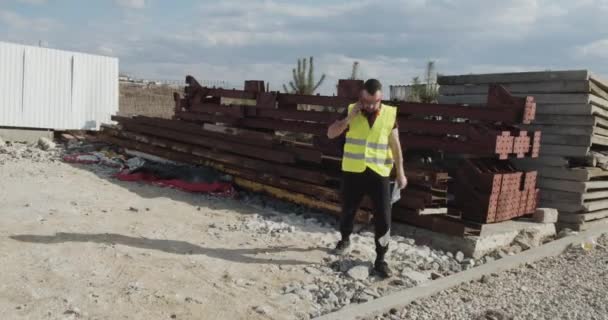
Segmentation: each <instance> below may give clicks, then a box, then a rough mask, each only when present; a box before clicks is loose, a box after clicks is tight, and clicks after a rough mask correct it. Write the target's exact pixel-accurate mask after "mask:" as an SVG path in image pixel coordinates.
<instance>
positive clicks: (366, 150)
mask: <svg viewBox="0 0 608 320" xmlns="http://www.w3.org/2000/svg"><path fill="white" fill-rule="evenodd" d="M354 106H355V104H354V103H353V104H351V105H349V106H348V112H349V113H350V111H351V110H352V108H353V107H354ZM396 117H397V108H395V107H393V106H388V105H382V106H381V108H380V114H379V115H378V117H377V118H376V121H375V122H374V125H373V126H372V127H371V128H370V127H369V122H368V121H367V118H365V116H364V115H362V114H358V115H357V116H356V117H355V118H354V119H353V120H352V121H351V122H350V125H349V128H348V132H347V133H346V143H345V144H344V154H343V155H342V171H346V172H363V171H365V168H370V169H372V170H374V172H376V173H377V174H379V175H380V176H383V177H388V176H389V175H390V173H391V169H392V168H393V154H392V152H391V150H390V148H389V145H388V139H389V136H390V134H391V131H392V130H393V128H394V125H395V119H396Z"/></svg>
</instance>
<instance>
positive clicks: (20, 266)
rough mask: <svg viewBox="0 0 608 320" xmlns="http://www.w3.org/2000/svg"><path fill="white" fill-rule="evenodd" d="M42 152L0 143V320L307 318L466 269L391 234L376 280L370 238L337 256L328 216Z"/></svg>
mask: <svg viewBox="0 0 608 320" xmlns="http://www.w3.org/2000/svg"><path fill="white" fill-rule="evenodd" d="M0 142H1V141H0ZM45 145H46V144H45ZM41 149H46V147H44V146H43V147H36V146H28V145H23V144H21V145H20V144H11V145H5V146H2V145H0V221H1V223H0V266H1V267H2V269H1V270H2V273H0V313H1V314H2V315H3V316H2V317H0V319H310V318H311V317H316V316H318V315H321V314H325V313H328V312H331V311H335V310H338V309H340V308H342V307H343V306H345V305H348V304H350V303H362V302H366V301H370V300H373V299H376V298H378V297H381V296H384V295H387V294H390V293H391V292H395V291H397V290H402V289H405V288H410V287H414V286H416V285H419V284H421V283H424V282H426V281H431V279H435V278H437V277H442V276H447V275H450V274H454V273H457V272H460V271H461V270H462V269H463V268H465V269H466V268H468V267H470V266H471V264H470V261H469V260H470V259H465V257H464V255H463V254H462V252H443V251H441V250H436V249H433V248H430V247H428V246H426V245H424V244H418V243H415V241H414V240H413V239H410V238H405V237H402V236H398V235H394V236H392V237H391V244H390V246H389V247H390V249H389V253H388V263H389V265H390V266H391V268H392V269H393V271H394V275H393V277H391V278H389V279H385V280H382V279H379V278H378V277H376V276H375V275H374V273H373V272H372V270H371V265H372V261H373V260H374V258H375V250H374V237H373V233H372V232H370V228H369V227H366V226H357V233H356V234H354V235H353V236H352V237H351V240H352V241H351V242H352V246H351V250H350V252H349V253H348V254H346V255H344V256H336V255H333V254H331V252H330V250H329V249H330V248H332V247H333V246H334V245H335V243H336V242H337V240H338V237H339V234H338V232H337V231H336V230H335V224H336V220H335V218H333V217H328V216H326V215H320V214H318V213H314V212H310V211H308V210H307V209H305V208H302V207H298V206H295V205H292V204H286V203H281V202H278V201H276V200H271V199H268V198H265V197H262V196H259V195H253V194H248V193H243V192H242V193H240V194H239V198H238V199H230V198H221V197H215V196H208V195H201V194H192V193H186V192H182V191H179V190H174V189H169V188H161V187H158V186H153V185H148V184H140V183H134V182H121V181H118V180H116V179H114V178H112V175H113V173H115V172H116V170H117V169H112V168H108V167H105V166H103V165H70V164H67V163H64V162H61V161H59V159H60V158H61V154H62V152H63V150H64V149H61V148H57V149H51V150H49V151H44V150H41Z"/></svg>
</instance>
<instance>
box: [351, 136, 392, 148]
mask: <svg viewBox="0 0 608 320" xmlns="http://www.w3.org/2000/svg"><path fill="white" fill-rule="evenodd" d="M346 143H349V144H354V145H357V146H365V145H367V147H368V148H372V149H380V150H386V149H388V144H387V143H373V142H369V143H368V142H367V141H365V139H355V138H346Z"/></svg>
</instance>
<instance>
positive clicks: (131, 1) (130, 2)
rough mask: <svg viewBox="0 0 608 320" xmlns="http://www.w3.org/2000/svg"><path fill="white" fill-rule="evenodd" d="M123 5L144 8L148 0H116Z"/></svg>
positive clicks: (131, 7)
mask: <svg viewBox="0 0 608 320" xmlns="http://www.w3.org/2000/svg"><path fill="white" fill-rule="evenodd" d="M115 2H116V4H118V5H119V6H121V7H125V8H130V9H142V8H144V7H145V6H146V0H115Z"/></svg>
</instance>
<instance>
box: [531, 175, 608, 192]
mask: <svg viewBox="0 0 608 320" xmlns="http://www.w3.org/2000/svg"><path fill="white" fill-rule="evenodd" d="M537 185H538V187H540V188H546V189H551V190H558V191H567V192H578V193H584V192H587V190H591V189H608V181H586V182H580V181H569V180H559V179H551V178H543V177H541V178H539V179H538V180H537Z"/></svg>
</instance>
